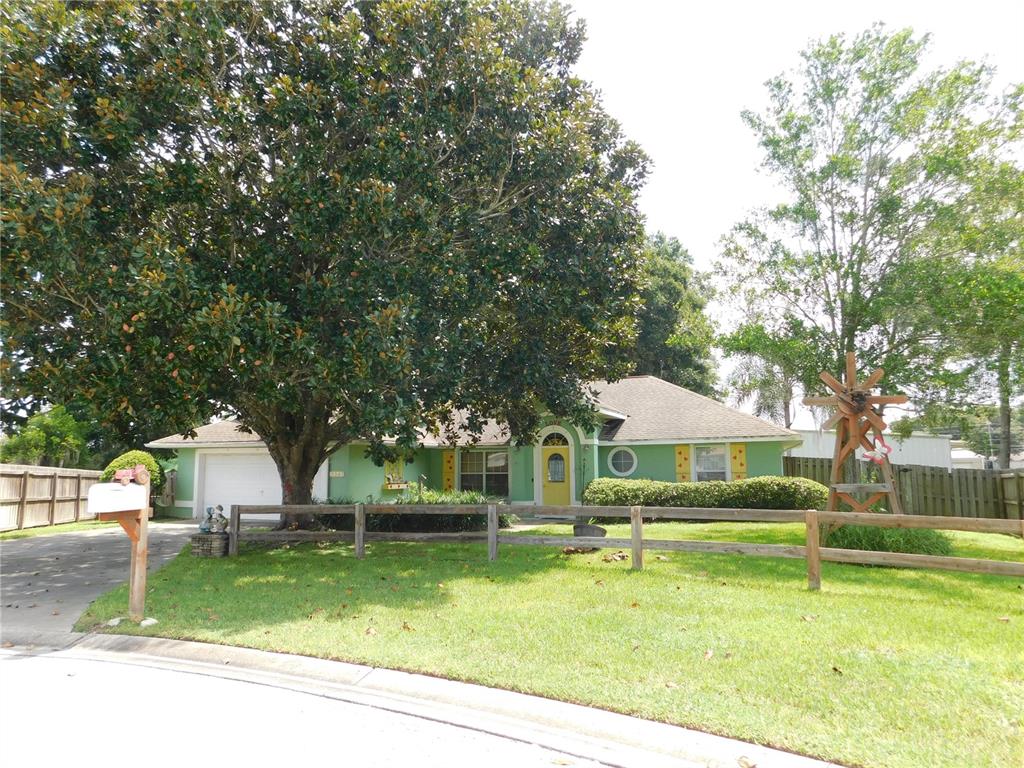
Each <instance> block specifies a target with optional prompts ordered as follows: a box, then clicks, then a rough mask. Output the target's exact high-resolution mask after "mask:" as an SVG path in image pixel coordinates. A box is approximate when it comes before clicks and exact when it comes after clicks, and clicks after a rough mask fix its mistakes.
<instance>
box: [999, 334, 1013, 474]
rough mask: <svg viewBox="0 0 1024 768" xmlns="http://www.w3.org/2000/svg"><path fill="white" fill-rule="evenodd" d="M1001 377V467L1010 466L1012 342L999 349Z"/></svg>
mask: <svg viewBox="0 0 1024 768" xmlns="http://www.w3.org/2000/svg"><path fill="white" fill-rule="evenodd" d="M996 372H997V376H998V379H999V468H1000V469H1009V468H1010V344H1009V342H1004V343H1003V345H1002V347H1000V349H999V360H998V362H997V368H996Z"/></svg>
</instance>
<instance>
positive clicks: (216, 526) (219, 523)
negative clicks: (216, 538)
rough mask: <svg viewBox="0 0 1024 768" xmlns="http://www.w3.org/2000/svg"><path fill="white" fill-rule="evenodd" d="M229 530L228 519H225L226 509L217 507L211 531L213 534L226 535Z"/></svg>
mask: <svg viewBox="0 0 1024 768" xmlns="http://www.w3.org/2000/svg"><path fill="white" fill-rule="evenodd" d="M227 529H228V519H227V518H226V517H224V507H222V506H221V505H220V504H218V505H217V507H216V509H215V510H214V513H213V515H212V516H211V517H210V530H211V531H212V532H213V533H224V531H226V530H227Z"/></svg>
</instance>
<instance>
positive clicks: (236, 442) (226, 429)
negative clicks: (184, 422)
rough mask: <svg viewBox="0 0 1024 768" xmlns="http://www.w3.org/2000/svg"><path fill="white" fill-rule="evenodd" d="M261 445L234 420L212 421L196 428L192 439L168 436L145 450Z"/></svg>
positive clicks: (259, 440) (255, 436) (152, 443)
mask: <svg viewBox="0 0 1024 768" xmlns="http://www.w3.org/2000/svg"><path fill="white" fill-rule="evenodd" d="M257 445H263V440H261V439H260V436H259V435H257V434H256V433H255V432H242V431H241V429H240V425H239V423H238V422H237V421H235V420H234V419H227V420H225V421H214V422H211V423H210V424H204V425H203V426H201V427H196V436H195V437H194V438H192V437H188V436H187V435H168V436H167V437H161V438H160V439H159V440H154V441H152V442H150V443H146V447H147V448H196V447H203V448H213V447H226V448H234V447H238V448H242V447H245V446H257Z"/></svg>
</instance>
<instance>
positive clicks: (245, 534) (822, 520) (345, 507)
mask: <svg viewBox="0 0 1024 768" xmlns="http://www.w3.org/2000/svg"><path fill="white" fill-rule="evenodd" d="M581 510H586V512H587V514H588V515H594V516H597V517H628V518H629V520H630V537H629V538H628V539H619V538H603V537H593V536H529V535H525V536H519V535H510V534H501V533H499V532H498V516H499V511H500V513H501V514H511V513H512V512H513V511H514V510H513V508H511V507H507V506H505V505H498V504H476V505H470V504H460V505H454V506H447V505H444V506H442V505H434V504H331V505H293V506H240V505H234V506H232V507H231V519H230V522H229V526H228V536H229V540H228V542H229V543H228V554H229V555H230V556H234V555H237V554H238V545H239V543H240V542H242V541H262V542H296V541H351V542H353V544H354V545H355V554H356V557H358V558H362V557H364V556H365V554H366V542H367V541H447V542H476V541H480V542H482V541H486V542H487V555H488V559H490V560H492V561H493V560H497V559H498V548H499V544H500V545H512V546H520V545H522V546H542V547H596V548H612V549H626V548H629V549H630V551H631V552H632V566H633V568H634V569H637V570H640V569H642V568H643V562H644V550H645V549H649V550H650V549H653V550H663V551H672V552H713V553H714V552H717V553H726V554H738V555H760V556H765V557H788V558H797V559H804V560H806V561H807V583H808V587H809V588H810V589H820V588H821V563H822V561H826V562H835V563H858V564H862V565H888V566H898V567H901V568H937V569H940V570H948V571H966V572H968V573H990V574H997V575H1001V576H1020V577H1024V562H1021V563H1015V562H1006V561H1002V560H981V559H976V558H967V557H947V556H939V555H912V554H904V553H901V552H869V551H865V550H857V549H837V548H832V547H822V546H821V529H822V526H825V525H836V524H840V525H841V524H856V525H869V526H877V527H881V528H931V529H935V530H948V531H978V532H985V533H1005V534H1012V535H1018V536H1024V521H1015V520H985V519H969V518H950V517H936V516H925V515H879V514H873V513H866V512H822V511H818V510H814V509H808V510H790V509H698V508H692V507H553V506H538V507H534V508H532V511H534V512H536V514H538V515H578V514H579V513H580V511H581ZM289 513H291V514H318V515H353V519H354V526H353V527H354V529H353V530H351V531H289V530H281V531H243V530H242V528H241V519H242V515H261V514H263V515H282V514H289ZM367 515H486V516H487V531H486V533H483V532H481V533H402V532H395V531H367V530H366V516H367ZM645 519H646V520H717V521H729V522H786V523H803V524H804V527H805V532H806V539H805V545H804V546H799V545H792V544H749V543H742V542H721V541H683V540H674V539H648V538H645V537H644V520H645Z"/></svg>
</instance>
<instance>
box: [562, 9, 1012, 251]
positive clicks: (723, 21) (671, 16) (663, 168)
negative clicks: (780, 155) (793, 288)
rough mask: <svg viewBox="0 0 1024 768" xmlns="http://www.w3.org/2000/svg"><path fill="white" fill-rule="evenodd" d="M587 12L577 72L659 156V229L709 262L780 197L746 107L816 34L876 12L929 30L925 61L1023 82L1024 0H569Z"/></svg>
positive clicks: (652, 213)
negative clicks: (748, 218) (753, 213)
mask: <svg viewBox="0 0 1024 768" xmlns="http://www.w3.org/2000/svg"><path fill="white" fill-rule="evenodd" d="M568 3H569V5H570V6H572V7H573V8H574V9H575V11H576V14H577V15H578V16H579V17H581V18H583V19H585V20H586V23H587V38H588V39H587V42H586V44H585V45H584V48H583V55H582V56H581V58H580V61H579V64H578V66H577V68H576V71H577V74H579V75H580V76H581V77H583V78H584V79H586V80H589V81H590V82H591V83H593V84H594V85H595V86H596V87H597V88H598V89H599V90H600V91H601V92H602V94H603V98H602V101H603V103H604V105H605V108H606V109H607V110H608V112H609V113H610V114H611V115H612V116H613V117H615V118H616V119H617V120H618V121H619V122H620V123H622V126H623V129H624V131H625V133H626V135H627V136H629V137H630V138H632V139H635V140H636V141H638V142H639V143H640V144H641V145H642V146H643V148H644V150H645V151H646V152H647V153H648V154H649V155H650V156H651V158H652V159H653V161H654V169H653V173H652V174H651V176H650V178H649V180H648V182H647V186H646V188H645V189H644V191H643V193H642V196H641V207H642V210H643V212H644V213H645V214H646V216H647V225H648V229H649V230H650V231H655V230H659V229H660V230H662V231H664V232H665V233H666V234H668V235H674V236H676V237H678V238H679V239H680V241H681V242H682V243H683V245H684V246H686V248H687V249H688V250H689V251H690V253H691V254H692V255H693V257H694V260H695V262H696V264H697V266H698V267H699V268H704V269H707V268H709V267H710V265H711V262H712V261H713V260H714V258H715V257H716V256H717V250H716V243H717V241H718V239H719V237H721V236H722V235H723V234H725V233H726V232H727V231H728V230H729V229H730V227H731V226H732V225H733V224H734V223H736V222H737V221H739V220H741V219H742V218H743V217H744V215H745V213H746V212H747V211H748V210H750V209H751V208H754V207H757V206H761V205H765V204H767V203H771V202H773V189H772V185H771V183H770V182H769V180H768V179H767V177H765V176H764V175H762V174H761V173H760V172H759V171H758V166H759V163H760V151H759V149H758V147H757V144H756V141H755V138H754V135H753V133H752V132H751V131H750V130H749V129H748V128H747V127H746V126H745V125H743V122H742V121H741V119H740V112H741V111H742V110H743V109H753V110H755V111H760V110H761V109H763V108H764V107H765V106H766V105H767V98H766V89H765V88H764V82H765V81H766V80H768V79H769V78H770V77H773V76H774V75H777V74H779V73H780V72H783V71H787V70H788V71H792V70H793V69H795V68H796V67H797V65H798V63H799V52H800V51H801V50H803V49H804V48H805V47H807V44H808V43H809V42H810V41H812V40H818V39H821V38H823V37H827V36H829V35H831V34H833V33H837V32H842V33H845V34H847V35H849V36H853V35H856V34H857V33H858V32H861V31H863V30H865V29H867V28H868V27H870V26H871V25H872V24H873V23H875V22H876V21H881V22H884V23H885V25H886V26H887V27H888V28H890V29H893V30H895V29H902V28H904V27H911V28H912V29H913V30H914V31H915V32H916V33H918V34H922V33H926V32H927V33H929V34H931V36H932V39H931V45H930V49H929V54H928V58H927V59H926V61H925V68H926V69H932V68H935V67H940V66H948V65H951V64H953V63H954V62H956V61H959V60H961V59H971V60H986V61H988V62H989V63H990V64H992V65H994V66H995V67H996V68H997V70H998V72H997V84H999V85H1000V86H1005V85H1007V84H1009V83H1011V82H1021V81H1024V2H1022V1H1021V0H1017V1H1016V2H1013V1H1012V0H1003V1H1001V2H1000V1H996V2H992V1H991V0H971V1H970V2H964V1H963V0H960V2H942V1H939V2H935V1H934V0H933V2H917V1H916V0H915V1H914V2H909V1H902V0H889V1H888V2H877V1H876V0H862V1H861V2H855V3H851V2H829V0H817V1H816V2H803V1H802V2H795V1H792V0H780V2H774V3H769V2H701V3H689V2H673V1H672V0H568Z"/></svg>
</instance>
